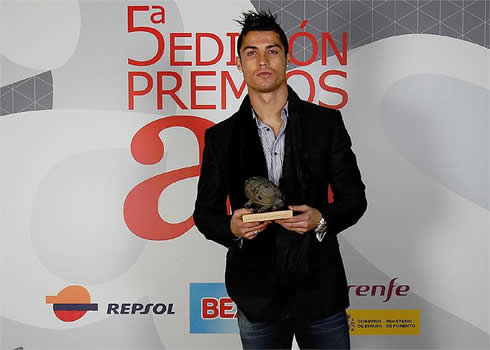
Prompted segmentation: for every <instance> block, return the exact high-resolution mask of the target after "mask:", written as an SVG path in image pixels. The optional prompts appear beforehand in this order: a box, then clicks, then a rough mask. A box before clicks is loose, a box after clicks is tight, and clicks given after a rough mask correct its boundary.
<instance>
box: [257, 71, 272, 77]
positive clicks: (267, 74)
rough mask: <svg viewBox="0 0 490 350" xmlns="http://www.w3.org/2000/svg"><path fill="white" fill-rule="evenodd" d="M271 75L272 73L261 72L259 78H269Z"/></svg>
mask: <svg viewBox="0 0 490 350" xmlns="http://www.w3.org/2000/svg"><path fill="white" fill-rule="evenodd" d="M271 74H272V73H271V72H260V73H258V74H257V76H259V77H261V78H267V77H268V76H270V75H271Z"/></svg>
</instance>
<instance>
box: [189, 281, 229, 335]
mask: <svg viewBox="0 0 490 350" xmlns="http://www.w3.org/2000/svg"><path fill="white" fill-rule="evenodd" d="M189 294H190V332H191V333H238V323H237V320H236V318H237V308H236V305H235V303H234V302H233V300H231V298H230V297H229V296H228V295H227V293H226V288H225V285H224V283H191V284H190V293H189Z"/></svg>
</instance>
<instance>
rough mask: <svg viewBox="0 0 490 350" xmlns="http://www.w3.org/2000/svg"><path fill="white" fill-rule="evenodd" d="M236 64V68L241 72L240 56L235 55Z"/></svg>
mask: <svg viewBox="0 0 490 350" xmlns="http://www.w3.org/2000/svg"><path fill="white" fill-rule="evenodd" d="M236 66H237V68H238V70H239V71H240V72H241V71H242V63H241V62H240V56H236Z"/></svg>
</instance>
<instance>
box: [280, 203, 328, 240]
mask: <svg viewBox="0 0 490 350" xmlns="http://www.w3.org/2000/svg"><path fill="white" fill-rule="evenodd" d="M288 208H289V209H291V210H293V211H296V212H300V213H301V214H298V215H294V216H293V217H292V218H289V219H280V220H274V222H276V223H278V224H279V225H281V226H282V227H284V228H285V229H286V230H289V231H294V232H297V233H299V234H304V233H305V232H308V231H310V230H313V229H315V228H316V227H317V226H318V223H319V222H320V219H321V218H322V213H321V212H320V211H319V210H318V209H315V208H312V207H309V206H307V205H290V206H289V207H288Z"/></svg>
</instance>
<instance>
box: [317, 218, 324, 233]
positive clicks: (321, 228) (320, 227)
mask: <svg viewBox="0 0 490 350" xmlns="http://www.w3.org/2000/svg"><path fill="white" fill-rule="evenodd" d="M325 232H327V220H325V219H324V218H323V216H322V218H321V219H320V222H319V223H318V225H317V226H316V229H315V233H325Z"/></svg>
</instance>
